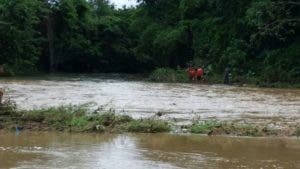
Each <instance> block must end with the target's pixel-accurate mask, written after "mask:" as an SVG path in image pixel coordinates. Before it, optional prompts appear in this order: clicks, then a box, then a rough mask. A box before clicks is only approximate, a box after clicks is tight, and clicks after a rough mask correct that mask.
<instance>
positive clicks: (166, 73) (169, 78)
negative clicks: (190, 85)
mask: <svg viewBox="0 0 300 169" xmlns="http://www.w3.org/2000/svg"><path fill="white" fill-rule="evenodd" d="M149 79H150V80H151V81H157V82H188V81H189V79H188V76H187V72H186V71H185V70H183V69H177V70H173V69H166V68H158V69H155V70H154V71H153V72H152V73H151V75H150V77H149Z"/></svg>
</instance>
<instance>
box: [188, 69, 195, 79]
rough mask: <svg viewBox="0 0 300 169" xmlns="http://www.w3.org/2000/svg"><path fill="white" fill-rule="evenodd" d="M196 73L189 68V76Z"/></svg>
mask: <svg viewBox="0 0 300 169" xmlns="http://www.w3.org/2000/svg"><path fill="white" fill-rule="evenodd" d="M195 75H196V71H195V69H189V76H190V77H194V76H195Z"/></svg>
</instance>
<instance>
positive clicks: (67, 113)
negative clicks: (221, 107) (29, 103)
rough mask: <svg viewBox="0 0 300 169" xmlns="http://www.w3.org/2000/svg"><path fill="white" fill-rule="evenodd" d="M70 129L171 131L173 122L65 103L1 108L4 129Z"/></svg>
mask: <svg viewBox="0 0 300 169" xmlns="http://www.w3.org/2000/svg"><path fill="white" fill-rule="evenodd" d="M16 127H18V128H19V129H21V130H38V131H53V130H54V131H68V132H98V133H104V132H109V133H120V132H141V133H157V132H169V131H170V129H171V127H170V125H169V123H167V122H164V121H162V120H159V119H156V118H148V119H133V118H131V117H129V116H127V115H117V114H115V113H114V112H113V111H107V112H103V113H97V112H89V111H88V110H87V108H85V107H84V106H61V107H54V108H47V109H39V110H28V111H18V110H17V109H16V106H15V105H14V104H12V103H8V102H7V103H4V104H3V105H2V106H1V109H0V129H6V130H15V128H16Z"/></svg>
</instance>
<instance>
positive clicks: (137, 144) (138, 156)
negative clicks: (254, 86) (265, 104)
mask: <svg viewBox="0 0 300 169" xmlns="http://www.w3.org/2000/svg"><path fill="white" fill-rule="evenodd" d="M299 157H300V139H296V138H289V139H287V138H285V139H284V138H231V137H204V136H199V135H172V134H138V135H133V134H126V135H99V134H68V133H32V132H30V133H26V132H24V133H21V134H20V135H15V134H14V133H3V132H0V169H6V168H15V169H41V168H42V169H53V168H65V169H77V168H78V169H83V168H89V169H120V168H124V169H125V168H130V169H131V168H132V169H150V168H155V169H156V168H163V169H168V168H172V169H173V168H174V169H177V168H178V169H179V168H189V169H201V168H203V169H227V168H228V169H229V168H230V169H240V168H253V169H260V168H261V169H271V168H272V169H296V168H300V158H299Z"/></svg>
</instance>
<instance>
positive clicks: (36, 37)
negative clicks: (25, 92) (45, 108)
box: [0, 0, 300, 84]
mask: <svg viewBox="0 0 300 169" xmlns="http://www.w3.org/2000/svg"><path fill="white" fill-rule="evenodd" d="M138 1H139V2H140V4H139V5H138V6H137V7H136V8H123V9H115V8H114V7H113V6H112V5H110V3H109V1H107V0H91V1H86V0H77V1H75V0H64V1H51V3H49V1H40V0H15V1H10V0H0V64H4V66H5V70H6V72H9V73H11V74H14V73H29V72H33V71H36V70H50V69H51V70H52V69H54V70H56V71H62V72H125V73H135V72H142V73H144V72H146V73H149V72H151V71H153V70H154V69H156V68H157V67H167V68H172V69H177V67H180V69H184V68H185V67H186V66H187V65H186V64H187V63H189V62H196V64H197V65H199V66H201V67H204V68H209V70H208V69H207V70H208V71H207V72H208V75H209V76H208V77H210V76H212V77H213V76H215V75H216V76H222V75H223V73H224V69H225V67H228V66H229V67H230V68H231V70H232V74H233V77H234V78H235V77H239V78H236V79H239V80H241V81H243V80H244V79H246V80H249V79H252V78H254V77H255V78H256V80H255V81H258V82H259V83H260V84H268V83H289V84H297V83H299V76H300V75H299V54H298V53H299V39H300V38H299V37H300V34H299V30H300V29H299V27H300V22H299V17H300V14H299V12H298V11H299V10H300V5H299V3H293V2H290V1H277V0H249V1H235V0H227V1H224V0H209V1H208V0H138ZM49 25H52V26H49ZM51 32H52V33H53V35H52V34H51ZM51 45H52V46H51ZM49 51H52V55H53V56H52V55H51V52H49ZM52 62H53V63H52ZM49 63H50V64H49ZM49 65H50V66H49ZM168 71H169V70H168ZM156 72H157V71H156ZM156 72H155V73H156ZM158 73H159V72H158ZM162 73H163V72H162ZM167 73H170V72H167ZM216 76H215V77H216ZM154 79H155V77H154ZM163 79H166V78H163ZM174 79H175V80H174ZM176 80H179V81H181V78H177V77H171V79H170V80H167V81H176Z"/></svg>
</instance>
